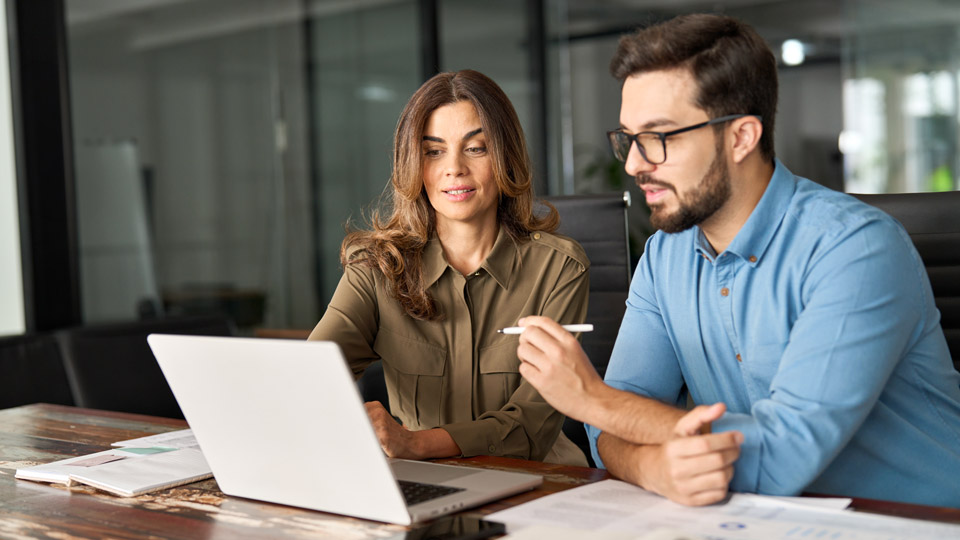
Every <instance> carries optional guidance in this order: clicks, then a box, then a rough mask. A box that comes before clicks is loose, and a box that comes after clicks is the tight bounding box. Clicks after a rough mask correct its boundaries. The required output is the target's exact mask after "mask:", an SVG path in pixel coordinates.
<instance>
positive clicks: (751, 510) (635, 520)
mask: <svg viewBox="0 0 960 540" xmlns="http://www.w3.org/2000/svg"><path fill="white" fill-rule="evenodd" d="M796 499H797V498H789V499H781V498H777V497H764V496H759V495H740V494H734V495H733V496H731V497H730V499H729V500H728V502H726V503H725V504H722V505H712V506H706V507H688V506H683V505H680V504H676V503H673V502H670V501H668V500H667V499H664V498H663V497H660V496H659V495H655V494H653V493H650V492H648V491H645V490H643V489H640V488H638V487H636V486H633V485H631V484H627V483H625V482H621V481H619V480H604V481H602V482H597V483H594V484H588V485H585V486H581V487H578V488H574V489H569V490H566V491H562V492H559V493H555V494H553V495H548V496H546V497H542V498H540V499H536V500H534V501H531V502H528V503H525V504H522V505H519V506H515V507H513V508H510V509H507V510H503V511H501V512H496V513H494V514H491V515H489V516H487V519H490V520H492V521H501V522H503V523H506V524H507V530H508V531H509V532H511V533H512V532H514V531H518V530H522V529H523V528H524V527H527V526H532V525H553V526H562V527H568V528H573V529H582V530H585V531H606V530H609V531H621V532H632V533H646V532H651V531H655V530H657V529H681V530H682V531H684V532H687V533H690V534H694V535H700V536H704V537H708V538H710V539H711V540H727V539H729V540H776V539H793V538H829V539H831V540H906V539H910V540H925V539H930V540H933V539H942V538H960V525H953V524H946V523H937V522H931V521H920V520H913V519H904V518H894V517H889V516H881V515H876V514H867V513H861V512H853V511H849V510H842V509H840V508H838V507H841V506H846V505H845V504H844V503H843V501H846V504H849V499H844V500H842V501H841V502H839V503H836V502H830V503H824V502H823V501H820V502H818V503H815V504H814V505H809V504H807V502H806V501H804V500H800V501H798V500H796Z"/></svg>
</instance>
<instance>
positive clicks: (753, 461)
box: [711, 412, 762, 493]
mask: <svg viewBox="0 0 960 540" xmlns="http://www.w3.org/2000/svg"><path fill="white" fill-rule="evenodd" d="M711 431H713V432H714V433H719V432H722V431H739V432H740V433H743V443H742V444H741V445H740V457H739V458H737V461H736V462H735V463H734V464H733V479H732V480H730V491H739V492H741V493H756V492H757V486H758V484H759V475H760V450H761V442H762V438H761V437H760V427H759V426H758V425H757V422H756V420H754V419H753V417H752V416H750V415H749V414H738V413H730V412H728V413H725V414H724V415H723V416H722V417H720V418H719V419H717V420H716V421H714V422H713V424H712V425H711Z"/></svg>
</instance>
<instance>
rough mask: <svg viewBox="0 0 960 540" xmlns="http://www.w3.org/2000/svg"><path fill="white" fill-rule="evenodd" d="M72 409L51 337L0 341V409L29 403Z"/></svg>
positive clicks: (58, 351)
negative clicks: (51, 404)
mask: <svg viewBox="0 0 960 540" xmlns="http://www.w3.org/2000/svg"><path fill="white" fill-rule="evenodd" d="M38 402H43V403H56V404H59V405H73V396H72V395H71V393H70V384H69V382H68V381H67V373H66V371H64V368H63V361H62V360H61V359H60V350H59V349H58V348H57V342H56V341H55V340H54V339H53V336H50V335H47V334H40V335H36V334H27V335H21V336H7V337H0V409H6V408H8V407H17V406H20V405H27V404H30V403H38Z"/></svg>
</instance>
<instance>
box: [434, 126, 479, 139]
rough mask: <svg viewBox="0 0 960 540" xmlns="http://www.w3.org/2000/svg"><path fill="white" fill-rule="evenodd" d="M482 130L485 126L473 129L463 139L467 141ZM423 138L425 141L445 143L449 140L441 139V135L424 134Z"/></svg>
mask: <svg viewBox="0 0 960 540" xmlns="http://www.w3.org/2000/svg"><path fill="white" fill-rule="evenodd" d="M482 132H483V128H477V129H475V130H473V131H471V132H470V133H467V134H466V135H464V136H463V140H464V141H465V140H467V139H470V138H471V137H474V136H475V135H477V134H479V133H482ZM423 140H425V141H431V142H438V143H445V142H447V141H445V140H443V139H441V138H440V137H434V136H433V135H424V136H423Z"/></svg>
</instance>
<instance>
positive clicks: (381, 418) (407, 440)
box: [364, 401, 421, 459]
mask: <svg viewBox="0 0 960 540" xmlns="http://www.w3.org/2000/svg"><path fill="white" fill-rule="evenodd" d="M364 406H365V407H366V408H367V416H369V417H370V423H371V424H373V431H374V432H375V433H376V434H377V439H379V440H380V447H381V448H383V453H385V454H386V455H387V457H392V458H402V459H421V457H420V456H419V455H418V452H417V449H416V448H415V446H416V433H417V432H416V431H410V430H409V429H407V428H405V427H403V426H402V425H400V424H399V423H398V422H397V421H396V420H395V419H394V418H393V416H391V415H390V413H389V412H387V410H386V409H384V408H383V404H381V403H380V402H379V401H368V402H366V403H364Z"/></svg>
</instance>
